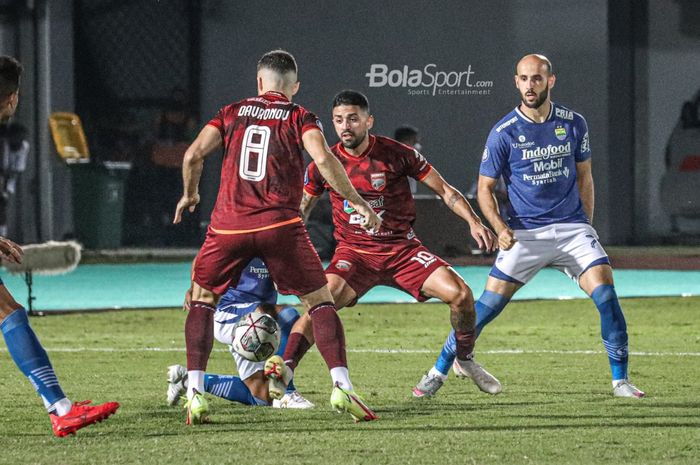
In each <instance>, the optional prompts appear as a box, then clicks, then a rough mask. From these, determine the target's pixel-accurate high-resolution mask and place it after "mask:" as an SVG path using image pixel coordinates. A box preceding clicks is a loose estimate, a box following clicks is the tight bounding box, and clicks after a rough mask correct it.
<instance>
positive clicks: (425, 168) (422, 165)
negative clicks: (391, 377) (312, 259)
mask: <svg viewBox="0 0 700 465" xmlns="http://www.w3.org/2000/svg"><path fill="white" fill-rule="evenodd" d="M373 124H374V118H373V117H372V115H371V114H370V110H369V103H368V101H367V98H366V97H365V96H364V95H363V94H361V93H359V92H355V91H352V90H345V91H342V92H340V93H339V94H338V95H336V97H335V99H334V100H333V125H334V126H335V131H336V133H337V134H338V137H339V138H340V142H339V143H338V144H336V145H335V146H333V148H332V149H331V150H332V151H333V154H334V155H335V156H336V157H337V159H338V160H339V161H340V162H341V163H342V164H343V166H344V167H345V171H346V172H347V173H348V177H349V178H350V180H351V182H352V183H353V185H354V186H355V187H356V188H357V190H358V191H359V192H360V194H361V195H362V197H363V198H364V199H366V200H367V201H368V202H369V204H370V206H371V207H372V208H373V209H374V210H375V211H376V212H377V214H378V215H379V216H380V217H381V218H382V220H383V221H382V226H381V228H380V229H379V230H377V231H375V232H373V233H372V234H370V233H368V232H367V231H365V230H363V229H362V228H361V227H360V225H361V221H362V213H361V212H358V211H356V209H354V208H353V206H352V205H350V204H349V203H348V202H346V201H345V200H343V198H342V197H341V196H339V195H338V194H337V193H336V192H334V191H333V190H331V186H330V185H329V183H328V180H327V179H326V178H325V176H324V175H323V173H322V172H320V170H319V169H318V166H317V165H316V164H315V163H313V162H312V163H311V164H310V165H309V166H308V168H307V174H306V180H305V185H304V195H303V200H302V203H301V211H302V216H304V217H305V218H306V217H307V215H308V214H309V212H310V211H311V209H312V208H313V206H314V205H315V203H316V202H317V201H318V199H319V196H320V195H321V194H322V193H323V191H324V190H329V191H330V198H331V204H332V206H333V222H334V224H335V238H336V240H337V241H338V245H337V247H336V251H335V255H334V256H333V259H332V261H331V263H330V265H329V266H328V268H327V269H326V276H327V277H328V285H329V287H330V290H331V293H332V294H333V298H334V299H335V302H336V306H337V307H338V308H341V307H345V306H352V305H354V304H355V303H356V302H357V300H358V299H359V298H360V297H361V296H362V295H364V294H365V293H366V292H367V291H369V290H370V289H371V288H373V287H374V286H377V285H381V284H383V285H388V286H392V287H396V288H399V289H402V290H404V291H406V292H407V293H409V294H411V295H412V296H413V297H415V298H416V300H418V301H420V302H422V301H425V300H428V299H429V298H431V297H436V298H438V299H440V300H442V301H443V302H445V303H446V304H448V305H449V307H450V322H451V324H452V327H453V328H454V330H455V331H456V334H457V346H458V356H457V358H458V360H459V363H460V365H461V366H462V367H463V369H464V371H465V372H466V373H468V376H469V377H471V378H472V380H473V381H474V382H475V383H476V384H477V386H479V388H480V389H482V390H484V391H486V392H490V393H493V394H495V393H498V392H500V390H501V385H500V383H499V382H498V380H497V379H496V378H495V377H493V376H492V375H491V374H489V373H488V372H487V371H486V370H484V369H483V368H481V366H480V365H479V364H477V363H476V362H475V361H474V360H473V358H472V352H473V349H474V340H475V338H476V334H475V327H474V324H475V313H474V298H473V296H472V292H471V290H470V289H469V286H467V284H466V283H465V282H464V280H463V279H462V278H461V277H460V276H459V275H458V274H457V273H456V272H455V271H454V269H452V268H451V267H450V266H449V265H448V263H447V262H445V261H444V260H442V259H441V258H440V257H438V256H436V255H434V254H432V253H431V252H430V251H429V250H428V249H427V248H426V247H425V246H423V245H422V244H421V242H420V241H419V240H418V238H416V235H415V233H414V232H413V228H412V224H413V222H414V220H415V218H416V209H415V204H414V201H413V196H412V195H411V191H410V187H409V182H408V178H409V177H411V178H414V179H416V180H418V181H420V182H422V183H423V184H425V185H426V186H428V187H429V188H430V189H432V190H433V191H434V192H435V193H436V194H438V195H439V196H440V197H441V198H442V199H443V200H444V202H445V203H446V204H447V206H448V207H449V208H450V209H451V210H452V211H453V212H454V213H455V214H456V215H457V216H459V217H460V218H462V219H463V220H464V221H466V222H467V223H468V224H469V228H470V231H471V235H472V237H473V238H474V239H475V240H476V241H477V243H478V244H479V246H480V247H481V248H482V249H485V250H487V251H493V250H494V249H495V247H496V237H495V235H494V234H493V232H491V230H489V229H488V228H487V227H485V226H484V225H483V224H482V222H481V220H480V219H479V217H478V216H477V215H476V214H475V213H474V211H473V210H472V208H471V207H470V205H469V203H467V201H466V199H465V198H464V197H463V196H462V194H460V193H459V191H457V190H456V189H455V188H454V187H452V186H451V185H450V184H448V183H447V182H445V180H444V179H443V178H442V176H441V175H440V173H438V171H437V170H436V169H435V168H433V167H432V166H431V165H430V163H428V161H427V160H426V159H425V158H424V157H423V155H421V154H420V153H419V152H418V151H417V150H415V149H414V148H412V147H408V146H406V145H403V144H401V143H399V142H396V141H395V140H393V139H389V138H388V137H382V136H374V135H371V134H370V133H369V130H370V129H371V128H372V125H373ZM309 324H310V321H309V320H308V318H305V317H302V318H300V319H299V321H298V322H297V323H296V324H295V327H294V329H293V330H292V333H291V334H290V336H289V340H288V342H287V348H286V350H285V353H284V360H285V363H286V364H287V365H288V366H289V367H290V368H291V369H294V368H295V367H296V366H297V364H298V363H299V360H300V359H301V357H302V356H303V355H304V353H305V352H306V351H307V350H308V348H309V347H310V345H311V344H312V342H311V341H309V340H308V339H307V338H305V337H303V336H302V334H301V333H302V332H304V331H305V327H308V325H309ZM414 395H416V396H417V397H423V396H424V393H423V392H416V391H415V390H414Z"/></svg>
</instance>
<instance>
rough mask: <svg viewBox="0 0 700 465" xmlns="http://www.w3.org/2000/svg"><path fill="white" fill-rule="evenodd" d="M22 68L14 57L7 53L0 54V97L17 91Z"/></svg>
mask: <svg viewBox="0 0 700 465" xmlns="http://www.w3.org/2000/svg"><path fill="white" fill-rule="evenodd" d="M22 69H23V68H22V65H21V64H20V62H19V61H17V59H16V58H13V57H11V56H7V55H3V56H0V98H5V97H7V96H9V95H10V94H14V93H15V92H17V89H19V78H20V76H22Z"/></svg>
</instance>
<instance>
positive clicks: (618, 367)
mask: <svg viewBox="0 0 700 465" xmlns="http://www.w3.org/2000/svg"><path fill="white" fill-rule="evenodd" d="M591 298H592V299H593V302H594V303H595V306H596V307H597V308H598V312H600V335H601V336H602V338H603V345H604V346H605V350H606V351H607V353H608V361H609V362H610V371H611V372H612V379H613V381H617V380H621V379H627V359H628V356H627V351H628V338H627V324H626V323H625V315H623V314H622V309H621V308H620V302H619V301H618V299H617V293H616V292H615V286H612V285H610V284H602V285H600V286H598V287H596V288H595V289H594V290H593V293H591Z"/></svg>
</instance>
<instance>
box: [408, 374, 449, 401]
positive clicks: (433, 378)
mask: <svg viewBox="0 0 700 465" xmlns="http://www.w3.org/2000/svg"><path fill="white" fill-rule="evenodd" d="M443 384H445V381H444V380H443V379H442V378H441V377H439V376H437V375H431V374H430V373H426V374H424V375H423V377H422V378H421V379H420V382H419V383H418V384H416V387H414V388H413V397H415V398H418V399H422V398H423V397H433V396H434V395H435V394H437V392H438V389H440V388H441V387H442V385H443Z"/></svg>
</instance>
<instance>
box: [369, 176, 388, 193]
mask: <svg viewBox="0 0 700 465" xmlns="http://www.w3.org/2000/svg"><path fill="white" fill-rule="evenodd" d="M369 177H370V181H371V182H372V189H374V190H375V191H383V190H384V188H385V187H386V173H371V174H370V175H369Z"/></svg>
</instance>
